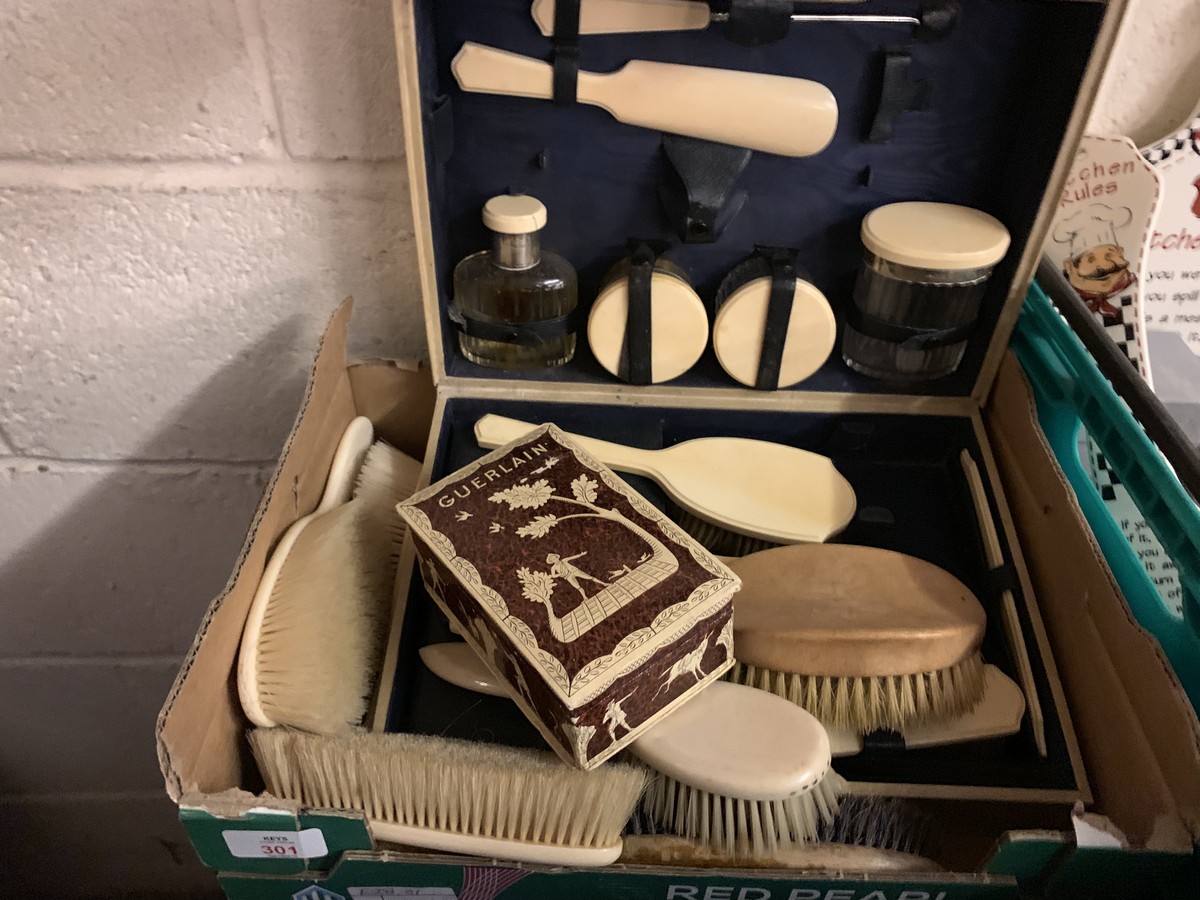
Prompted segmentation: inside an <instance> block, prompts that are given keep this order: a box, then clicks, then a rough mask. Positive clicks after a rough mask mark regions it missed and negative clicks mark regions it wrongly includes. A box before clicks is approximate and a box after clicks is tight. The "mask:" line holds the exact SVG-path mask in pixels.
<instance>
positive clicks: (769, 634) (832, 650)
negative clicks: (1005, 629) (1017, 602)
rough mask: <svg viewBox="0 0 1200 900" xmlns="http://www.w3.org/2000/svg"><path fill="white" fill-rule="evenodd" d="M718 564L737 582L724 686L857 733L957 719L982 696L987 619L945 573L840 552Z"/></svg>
mask: <svg viewBox="0 0 1200 900" xmlns="http://www.w3.org/2000/svg"><path fill="white" fill-rule="evenodd" d="M728 565H729V566H730V568H732V569H733V570H734V571H735V572H736V573H737V574H738V576H740V577H741V579H742V588H741V591H740V592H739V593H738V595H737V597H736V599H735V601H734V615H733V622H734V648H735V651H734V652H735V656H736V657H737V661H738V662H737V665H736V666H735V667H734V669H733V673H732V678H733V679H734V680H735V681H739V682H741V683H742V684H748V685H752V686H754V687H759V688H762V689H764V690H769V691H773V692H774V693H776V694H779V695H780V696H782V697H786V698H787V699H789V700H791V701H792V702H794V703H797V704H799V705H800V706H803V707H804V708H805V709H807V710H808V711H809V712H811V713H812V714H813V715H815V716H816V717H817V718H818V719H820V720H821V721H823V722H827V723H829V724H830V725H832V726H834V727H850V728H855V729H858V730H860V731H863V732H867V731H874V730H876V729H881V728H885V729H892V730H896V731H903V730H905V729H908V728H910V727H912V726H914V725H920V724H923V723H926V722H930V721H937V720H941V719H947V718H951V717H955V716H961V715H963V714H965V713H967V712H969V711H970V710H971V709H972V708H973V707H974V706H975V704H976V703H977V702H978V701H979V699H980V698H981V697H982V696H983V692H984V664H983V658H982V656H981V655H980V652H979V648H980V644H981V643H982V642H983V635H984V631H985V629H986V627H987V616H986V614H985V613H984V610H983V607H982V606H981V605H980V603H979V600H978V599H976V597H975V595H974V594H972V593H971V591H970V589H968V588H967V587H966V585H964V584H963V583H962V582H961V581H959V580H958V579H957V578H955V577H954V576H953V575H951V574H950V573H949V572H947V571H945V570H944V569H941V568H939V567H937V566H935V565H933V564H931V563H928V562H925V561H924V560H920V559H916V558H915V557H912V556H907V555H905V554H902V553H895V552H893V551H891V550H880V549H877V548H874V547H857V546H852V545H849V544H822V545H809V546H793V547H778V548H775V549H773V550H764V551H762V552H760V553H754V554H751V555H750V556H747V557H743V558H742V559H738V560H732V561H729V562H728Z"/></svg>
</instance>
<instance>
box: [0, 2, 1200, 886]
mask: <svg viewBox="0 0 1200 900" xmlns="http://www.w3.org/2000/svg"><path fill="white" fill-rule="evenodd" d="M1198 13H1200V0H1135V3H1134V10H1133V16H1132V18H1131V21H1130V23H1129V25H1128V26H1127V28H1126V29H1125V32H1124V33H1123V35H1122V37H1121V40H1120V44H1119V50H1118V55H1117V58H1116V59H1115V60H1114V65H1113V67H1112V70H1111V72H1110V76H1109V77H1108V79H1106V81H1105V84H1104V89H1103V95H1102V101H1101V104H1100V107H1099V109H1098V111H1097V115H1096V118H1095V124H1096V127H1099V128H1103V129H1105V130H1114V129H1115V130H1121V129H1129V130H1131V131H1132V132H1133V133H1134V134H1135V136H1136V137H1137V138H1138V139H1140V140H1150V139H1153V138H1154V137H1156V136H1157V135H1158V134H1159V133H1162V132H1165V131H1167V130H1169V129H1170V128H1171V127H1173V126H1174V125H1175V124H1176V123H1177V122H1179V121H1181V120H1182V119H1183V118H1184V117H1185V116H1186V114H1187V112H1188V111H1189V110H1190V108H1191V106H1192V105H1193V103H1194V102H1195V101H1196V100H1197V99H1200V45H1197V44H1196V43H1195V42H1194V40H1193V36H1194V31H1195V28H1194V23H1195V22H1196V21H1197V19H1198V15H1197V14H1198ZM392 54H393V43H392V37H391V22H390V4H389V3H388V0H172V2H169V3H166V2H162V0H107V2H105V3H102V4H96V3H94V2H85V0H0V705H3V707H4V708H5V709H6V710H8V711H9V712H10V716H9V718H10V720H13V719H14V715H13V714H14V713H15V721H16V723H17V725H16V727H15V728H12V729H8V730H7V731H6V733H5V736H4V737H3V738H0V773H2V774H3V779H2V781H0V819H2V820H3V821H4V822H9V823H13V822H16V823H25V824H24V825H23V826H22V827H19V828H17V829H16V831H17V832H19V833H20V835H21V837H22V840H23V842H21V843H19V844H18V845H15V855H16V856H18V857H19V858H21V859H26V860H27V862H28V865H27V866H26V867H25V868H26V870H27V871H26V873H24V874H23V873H21V872H20V871H19V869H20V866H19V865H18V866H17V867H16V868H17V869H18V871H16V872H14V871H13V870H14V866H13V864H12V858H13V857H12V855H10V856H9V858H8V859H6V862H5V869H6V871H5V876H4V877H5V880H4V883H5V885H6V886H7V887H8V888H10V889H14V887H15V886H16V887H21V888H22V889H26V890H33V891H34V892H35V893H37V892H44V891H45V890H46V889H47V888H48V887H51V886H53V887H54V888H56V889H57V890H58V895H59V896H64V897H66V896H78V895H85V894H96V895H101V894H104V895H114V894H116V893H123V892H139V893H141V894H151V893H153V894H154V895H155V896H169V895H171V894H182V893H185V892H189V891H195V890H201V889H206V890H210V891H213V894H214V896H219V894H218V893H217V892H216V888H215V882H214V880H213V878H212V877H211V875H210V874H209V873H207V872H205V871H204V870H202V869H200V868H199V867H198V866H197V864H196V863H195V861H194V859H193V856H192V851H191V849H190V847H188V846H187V844H186V839H185V838H183V836H182V834H181V832H180V830H179V828H178V826H177V824H176V823H175V821H174V813H173V812H172V810H171V808H170V806H169V804H168V803H167V802H166V800H165V799H162V798H161V795H160V792H159V779H158V776H157V772H156V767H155V764H154V761H153V744H152V738H151V730H152V727H153V717H154V713H155V712H156V710H157V708H158V706H159V703H160V701H161V699H162V697H163V695H164V693H165V691H166V687H167V685H168V683H169V681H170V679H171V676H172V674H173V672H174V670H175V667H176V664H177V658H178V656H179V654H180V653H181V651H182V649H183V648H184V647H185V646H186V645H187V643H188V642H189V640H190V638H191V636H192V634H193V632H194V629H195V625H196V623H197V621H198V620H199V617H200V615H201V613H202V611H203V608H204V606H205V604H206V603H207V600H208V598H209V597H210V596H211V595H212V594H213V593H214V592H215V591H216V590H218V589H219V588H220V586H221V585H222V583H223V581H224V579H225V577H226V575H227V574H228V571H229V568H230V564H231V562H232V560H233V557H234V555H235V553H236V548H237V546H238V545H239V543H240V541H241V538H242V535H243V534H244V531H245V527H246V525H247V523H248V521H249V518H250V515H251V512H252V510H253V508H254V505H255V502H256V500H257V497H258V493H259V491H260V490H261V486H262V483H263V479H264V478H265V476H266V473H267V471H268V469H269V465H270V461H271V460H273V459H274V457H275V456H276V455H277V452H278V449H279V445H280V442H281V440H282V438H283V436H284V434H285V432H286V430H287V428H288V425H289V423H290V422H291V420H292V417H293V415H294V413H295V409H296V405H297V401H298V400H299V395H300V390H301V387H302V384H303V380H304V377H305V375H306V372H307V369H308V365H309V363H310V361H311V356H312V351H313V347H314V343H315V339H316V335H317V333H318V330H319V328H320V326H321V323H322V322H323V321H324V319H325V318H326V316H327V315H328V314H329V312H330V311H331V309H332V308H333V306H334V305H335V303H336V302H337V301H338V300H340V298H341V297H342V296H343V295H345V294H348V293H353V294H355V295H356V297H357V298H358V300H359V309H358V315H357V317H356V321H355V328H354V340H353V343H354V348H355V349H357V350H358V351H360V352H364V353H371V354H395V355H402V356H403V355H415V354H421V353H423V352H424V347H423V343H424V337H423V330H422V328H421V324H420V321H421V317H420V311H419V301H418V298H417V294H416V286H415V278H414V276H413V266H414V258H413V247H412V240H411V236H410V234H409V232H410V225H409V214H408V198H407V194H406V187H405V181H404V168H403V162H402V159H401V157H402V154H403V151H402V141H401V122H400V114H399V104H398V98H397V90H396V86H395V71H396V66H395V61H394V59H393V57H392ZM1160 98H1161V102H1158V100H1159V99H1160ZM64 834H69V835H70V836H71V837H72V838H73V839H74V843H75V845H76V846H78V847H81V848H84V849H85V850H86V852H84V851H83V850H80V851H79V852H76V853H74V854H73V855H71V856H63V855H62V854H61V853H59V852H57V849H56V848H57V847H59V846H61V838H62V836H63V835H64ZM9 849H10V850H13V849H14V845H12V844H10V845H9ZM35 872H36V873H38V874H36V875H35V874H33V873H35ZM114 872H119V873H121V875H120V881H119V882H112V881H110V880H108V879H109V877H110V874H111V873H114ZM47 873H50V877H51V878H53V877H55V876H57V878H58V883H54V884H52V885H50V884H47V883H46V881H45V879H46V877H47ZM24 885H30V886H31V887H29V888H24V887H23V886H24Z"/></svg>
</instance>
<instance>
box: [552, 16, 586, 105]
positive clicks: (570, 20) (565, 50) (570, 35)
mask: <svg viewBox="0 0 1200 900" xmlns="http://www.w3.org/2000/svg"><path fill="white" fill-rule="evenodd" d="M579 4H580V0H555V3H554V35H553V36H552V37H551V39H550V42H551V45H552V46H553V47H554V58H553V63H554V95H553V97H554V102H555V103H557V104H558V105H559V106H570V105H571V104H572V103H574V102H575V100H576V97H577V93H578V88H579Z"/></svg>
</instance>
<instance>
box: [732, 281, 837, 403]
mask: <svg viewBox="0 0 1200 900" xmlns="http://www.w3.org/2000/svg"><path fill="white" fill-rule="evenodd" d="M770 299H771V279H770V277H769V276H763V277H760V278H755V279H753V280H751V281H749V282H748V283H746V284H744V285H742V286H741V287H739V288H738V289H737V290H735V291H733V293H731V294H730V295H729V296H728V297H727V298H726V299H725V300H724V302H723V303H722V304H721V309H720V311H719V312H718V313H717V319H716V322H715V323H714V325H713V349H715V350H716V352H717V359H718V360H719V361H720V363H721V367H722V368H723V369H724V370H725V371H726V372H728V373H729V375H730V376H731V377H732V378H734V379H736V380H737V381H739V382H741V383H742V384H744V385H747V386H749V387H754V385H755V382H756V380H757V378H758V366H759V361H760V359H761V357H762V348H763V338H764V332H765V331H766V325H767V307H768V305H769V303H770ZM836 338H837V321H836V320H835V318H834V315H833V310H832V309H830V308H829V301H827V300H826V299H825V295H824V294H822V293H821V291H820V290H818V289H817V287H816V286H815V285H813V284H812V283H811V282H808V281H805V280H804V279H803V278H797V279H796V290H795V292H794V293H793V295H792V310H791V315H790V316H789V318H788V324H787V336H786V337H785V339H784V344H783V356H782V358H781V359H780V364H779V387H781V388H784V387H791V386H792V385H793V384H796V383H797V382H800V381H803V380H804V379H805V378H808V377H809V376H810V375H812V374H813V373H814V372H815V371H817V369H819V368H821V365H822V364H823V363H824V362H825V360H826V359H828V358H829V354H830V353H831V352H832V350H833V345H834V342H835V340H836Z"/></svg>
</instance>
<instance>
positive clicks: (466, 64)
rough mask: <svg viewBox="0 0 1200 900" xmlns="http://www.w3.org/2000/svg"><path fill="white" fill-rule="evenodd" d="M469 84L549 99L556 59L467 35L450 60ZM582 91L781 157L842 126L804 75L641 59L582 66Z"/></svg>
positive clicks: (662, 126)
mask: <svg viewBox="0 0 1200 900" xmlns="http://www.w3.org/2000/svg"><path fill="white" fill-rule="evenodd" d="M451 70H452V71H453V72H454V77H455V78H456V79H458V86H459V87H460V88H462V89H463V90H464V91H471V92H474V93H483V94H503V95H506V96H510V97H529V98H532V99H535V100H550V99H552V98H553V95H554V88H553V85H554V69H553V68H552V67H551V65H550V63H548V62H544V61H543V60H540V59H533V58H531V57H528V56H521V55H520V54H518V53H510V52H508V51H507V50H499V49H497V48H495V47H488V46H485V45H483V44H476V43H472V42H469V41H468V42H467V43H465V44H463V46H462V49H461V50H459V51H458V54H457V55H456V56H455V57H454V61H453V62H452V63H451ZM576 98H577V99H578V100H579V102H580V103H588V104H591V105H592V106H599V107H601V108H602V109H604V110H606V111H608V112H609V113H610V114H611V115H612V116H613V118H615V119H617V120H618V121H621V122H624V123H625V124H627V125H638V126H641V127H642V128H653V129H655V130H657V131H666V132H670V133H672V134H682V135H687V136H688V137H695V138H701V139H702V140H707V141H717V142H719V143H722V144H733V145H734V146H737V147H748V148H750V149H751V150H761V151H763V152H765V153H778V154H779V155H781V156H812V155H813V154H815V153H820V152H821V151H822V150H824V149H825V148H826V147H827V146H828V145H829V142H830V141H831V140H833V134H834V131H835V130H836V128H837V120H838V107H837V100H836V98H835V97H834V96H833V93H832V92H831V91H830V90H829V88H827V87H825V85H823V84H819V83H818V82H815V81H809V80H807V79H804V78H788V77H785V76H782V75H764V74H761V73H758V72H738V71H734V70H730V69H712V68H705V67H702V66H684V65H677V64H675V63H661V62H651V61H649V60H641V59H635V60H632V61H630V62H628V63H626V64H625V65H624V66H622V67H621V68H620V69H617V70H616V71H615V72H607V73H597V72H580V73H579V81H578V87H577V90H576Z"/></svg>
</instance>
